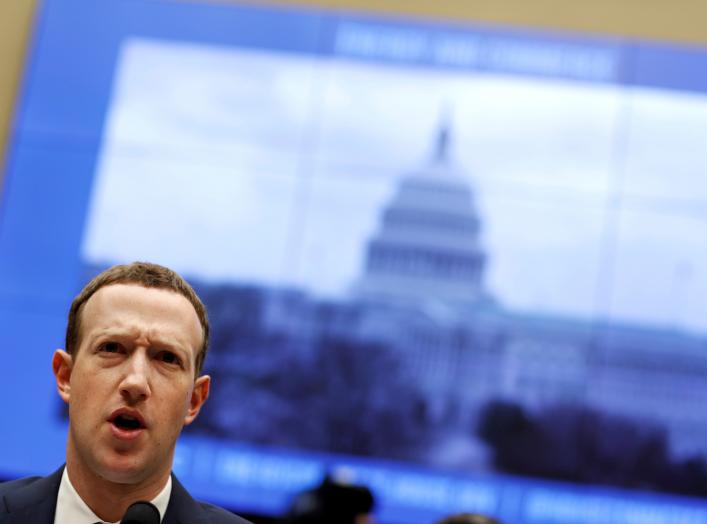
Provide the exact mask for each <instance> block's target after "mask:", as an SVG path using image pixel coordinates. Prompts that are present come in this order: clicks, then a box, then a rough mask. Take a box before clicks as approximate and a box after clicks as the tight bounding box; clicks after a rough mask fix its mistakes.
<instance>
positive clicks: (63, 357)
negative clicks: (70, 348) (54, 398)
mask: <svg viewBox="0 0 707 524" xmlns="http://www.w3.org/2000/svg"><path fill="white" fill-rule="evenodd" d="M73 365H74V361H73V359H72V358H71V355H69V354H68V353H67V352H66V351H64V350H63V349H57V350H56V351H55V352H54V357H53V358H52V369H53V370H54V376H55V377H56V389H57V390H58V391H59V396H60V397H61V399H62V400H63V401H64V402H66V403H67V404H68V403H69V398H70V397H71V369H72V368H73Z"/></svg>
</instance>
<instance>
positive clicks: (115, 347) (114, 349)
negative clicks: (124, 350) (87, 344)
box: [101, 342, 121, 353]
mask: <svg viewBox="0 0 707 524" xmlns="http://www.w3.org/2000/svg"><path fill="white" fill-rule="evenodd" d="M120 349H121V348H120V344H118V343H117V342H106V343H105V344H103V345H102V346H101V351H103V352H104V353H118V352H120Z"/></svg>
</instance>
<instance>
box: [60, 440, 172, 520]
mask: <svg viewBox="0 0 707 524" xmlns="http://www.w3.org/2000/svg"><path fill="white" fill-rule="evenodd" d="M82 466H83V465H82V464H81V463H80V462H78V461H76V460H72V457H70V453H67V458H66V471H67V474H68V475H69V480H70V481H71V484H72V485H73V486H74V489H75V490H76V492H77V493H78V494H79V496H80V497H81V499H82V500H83V501H84V502H85V503H86V505H87V506H88V507H89V508H91V511H93V512H94V513H95V514H96V515H97V516H98V517H99V518H100V519H101V520H103V521H105V522H118V521H119V520H120V519H122V518H123V515H125V512H126V511H127V509H128V508H129V507H130V505H131V504H133V503H134V502H137V501H138V500H148V501H149V500H152V499H154V498H155V497H156V496H157V495H158V494H159V493H160V491H162V489H163V488H164V487H165V485H166V484H167V480H168V479H169V474H170V472H169V471H166V472H165V473H164V474H163V475H160V476H156V477H155V478H151V479H146V480H145V481H142V482H138V483H135V484H123V483H118V482H111V481H110V480H107V479H105V478H103V477H101V476H100V475H97V474H95V473H94V472H93V471H91V470H90V468H86V467H82Z"/></svg>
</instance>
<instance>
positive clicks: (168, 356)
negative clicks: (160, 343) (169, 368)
mask: <svg viewBox="0 0 707 524" xmlns="http://www.w3.org/2000/svg"><path fill="white" fill-rule="evenodd" d="M159 359H160V360H161V361H162V362H165V363H167V364H181V360H179V357H178V356H177V355H175V354H174V353H172V352H171V351H162V352H160V354H159Z"/></svg>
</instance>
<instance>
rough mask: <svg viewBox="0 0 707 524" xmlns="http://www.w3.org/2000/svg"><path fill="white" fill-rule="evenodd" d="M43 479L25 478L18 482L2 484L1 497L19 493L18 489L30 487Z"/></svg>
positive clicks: (9, 481) (0, 488)
mask: <svg viewBox="0 0 707 524" xmlns="http://www.w3.org/2000/svg"><path fill="white" fill-rule="evenodd" d="M41 478H42V477H23V478H21V479H16V480H8V481H7V482H0V497H2V496H4V495H7V494H8V493H12V492H13V491H17V490H18V489H22V488H25V487H27V486H30V485H32V484H34V483H35V482H37V481H38V480H40V479H41Z"/></svg>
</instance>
